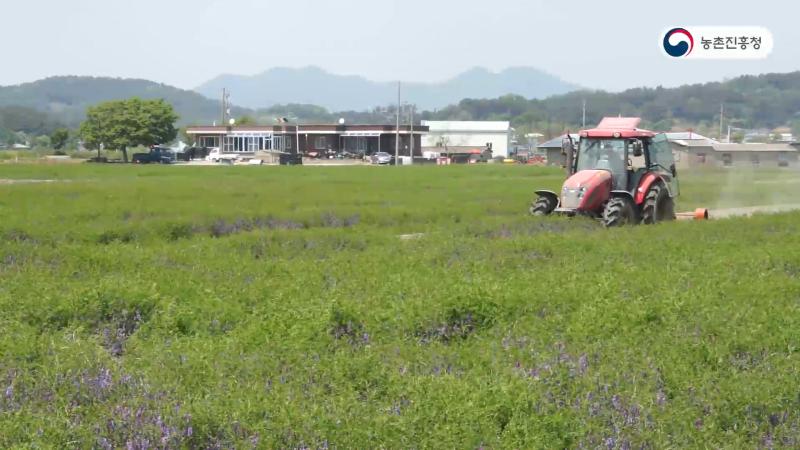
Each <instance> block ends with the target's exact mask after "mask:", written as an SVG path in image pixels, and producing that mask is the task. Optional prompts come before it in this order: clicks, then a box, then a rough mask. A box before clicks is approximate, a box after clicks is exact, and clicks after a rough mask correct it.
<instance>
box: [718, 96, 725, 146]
mask: <svg viewBox="0 0 800 450" xmlns="http://www.w3.org/2000/svg"><path fill="white" fill-rule="evenodd" d="M724 115H725V103H720V104H719V140H720V141H722V117H723V116H724Z"/></svg>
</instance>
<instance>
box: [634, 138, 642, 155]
mask: <svg viewBox="0 0 800 450" xmlns="http://www.w3.org/2000/svg"><path fill="white" fill-rule="evenodd" d="M642 153H643V150H642V141H640V140H638V139H637V140H635V141H633V156H635V157H637V158H638V157H640V156H642Z"/></svg>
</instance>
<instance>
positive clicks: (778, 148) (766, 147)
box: [712, 142, 797, 153]
mask: <svg viewBox="0 0 800 450" xmlns="http://www.w3.org/2000/svg"><path fill="white" fill-rule="evenodd" d="M712 147H713V148H714V151H715V152H723V153H727V152H796V151H797V148H796V147H792V146H791V145H790V144H785V143H781V142H778V143H768V144H719V143H718V144H714V145H712Z"/></svg>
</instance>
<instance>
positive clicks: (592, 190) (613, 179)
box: [530, 117, 678, 227]
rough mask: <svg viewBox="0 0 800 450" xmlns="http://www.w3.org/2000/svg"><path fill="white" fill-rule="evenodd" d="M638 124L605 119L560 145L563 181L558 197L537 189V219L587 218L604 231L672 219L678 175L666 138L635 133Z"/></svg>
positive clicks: (630, 120) (534, 211) (624, 119)
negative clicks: (598, 221) (564, 169)
mask: <svg viewBox="0 0 800 450" xmlns="http://www.w3.org/2000/svg"><path fill="white" fill-rule="evenodd" d="M640 121H641V119H639V118H634V117H606V118H604V119H603V120H602V121H601V122H600V124H599V125H598V126H597V128H594V129H591V130H583V131H581V132H580V139H579V142H578V145H577V146H576V145H575V142H573V140H572V138H571V137H570V135H569V134H567V137H566V138H565V139H564V141H563V143H562V149H563V151H564V153H565V155H566V167H567V180H566V181H565V182H564V185H563V187H562V188H561V193H560V195H559V194H557V193H555V192H553V191H546V190H539V191H536V195H538V196H539V197H538V198H537V199H536V201H534V202H533V204H531V207H530V212H531V214H533V215H536V216H543V215H548V214H551V213H559V214H567V215H576V214H581V215H587V216H591V217H595V218H598V219H601V220H602V221H603V224H604V225H605V226H607V227H613V226H620V225H626V224H636V223H644V224H653V223H656V222H660V221H664V220H673V219H675V201H674V199H675V197H677V196H678V173H677V171H676V170H675V161H674V159H673V156H672V149H671V148H670V145H669V142H668V141H667V137H666V135H664V133H659V134H656V133H654V132H652V131H647V130H641V129H639V128H637V126H638V125H639V122H640Z"/></svg>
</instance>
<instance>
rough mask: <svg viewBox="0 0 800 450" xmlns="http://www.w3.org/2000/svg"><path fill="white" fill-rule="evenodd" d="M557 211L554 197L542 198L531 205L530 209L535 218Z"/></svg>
mask: <svg viewBox="0 0 800 450" xmlns="http://www.w3.org/2000/svg"><path fill="white" fill-rule="evenodd" d="M554 209H556V202H555V199H554V198H552V197H546V196H542V197H539V198H537V199H536V201H535V202H533V203H531V207H530V208H529V210H530V213H531V214H532V215H534V216H546V215H548V214H550V213H551V212H553V210H554Z"/></svg>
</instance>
